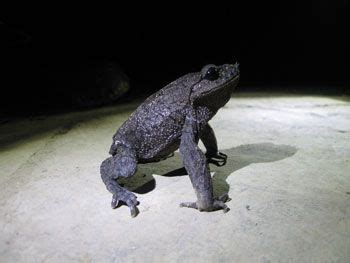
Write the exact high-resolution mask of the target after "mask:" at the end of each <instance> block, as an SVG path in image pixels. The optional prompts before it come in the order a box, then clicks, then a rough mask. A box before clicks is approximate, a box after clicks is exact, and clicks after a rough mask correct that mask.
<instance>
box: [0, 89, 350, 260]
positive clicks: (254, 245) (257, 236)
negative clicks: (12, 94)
mask: <svg viewBox="0 0 350 263" xmlns="http://www.w3.org/2000/svg"><path fill="white" fill-rule="evenodd" d="M135 107H136V104H128V105H122V106H119V107H118V106H116V107H108V108H103V109H98V110H94V111H86V112H77V113H70V114H63V115H55V116H50V117H43V118H36V119H31V120H30V119H25V120H18V121H13V122H9V123H7V124H2V125H1V126H0V134H1V137H0V147H1V148H0V167H1V170H0V262H350V102H349V97H320V96H319V97H317V96H286V95H277V96H273V95H264V94H250V95H249V94H236V96H235V97H233V98H232V99H231V101H230V102H229V103H228V104H227V105H226V106H225V108H223V109H221V110H220V111H219V113H218V114H217V115H216V116H215V117H214V119H213V120H212V121H211V124H212V126H213V128H214V130H215V132H216V134H217V139H218V144H219V147H220V149H221V150H222V151H223V152H225V153H226V154H227V155H228V156H229V160H228V164H227V165H226V166H224V167H212V173H213V178H214V187H215V193H216V194H220V193H223V192H225V191H229V195H230V197H231V198H232V200H231V201H230V202H228V206H229V207H230V208H231V210H230V211H229V212H228V213H226V214H223V213H222V212H221V211H217V212H212V213H205V212H203V213H200V212H198V211H196V210H192V209H188V208H180V207H179V203H180V202H182V201H194V199H195V195H194V192H193V189H192V187H191V184H190V180H189V178H188V176H186V175H185V176H179V175H178V174H176V173H169V172H171V171H173V170H175V169H178V168H181V167H182V164H181V159H180V157H179V154H178V153H176V154H175V156H174V157H173V158H172V159H168V160H166V161H164V162H161V163H157V164H148V165H142V166H139V170H138V173H137V174H136V175H135V177H134V178H133V179H131V180H130V181H129V182H128V183H127V186H128V187H129V188H130V189H134V190H135V191H136V192H137V193H138V194H137V195H138V199H139V201H140V202H141V204H140V206H139V207H140V214H139V215H138V216H137V217H136V218H134V219H132V218H131V217H130V214H129V210H128V208H127V207H125V206H123V207H120V208H118V209H116V210H112V209H111V208H110V200H111V195H110V193H109V192H107V190H106V189H105V186H104V185H103V183H102V181H101V179H100V175H99V165H100V163H101V161H102V160H103V159H104V158H106V157H107V152H108V149H109V146H110V143H111V137H112V135H113V133H114V132H115V130H116V129H117V128H118V127H119V126H120V125H121V124H122V122H123V121H124V120H125V119H126V118H127V116H128V115H129V114H130V113H131V112H132V110H133V109H135ZM174 174H175V176H174ZM162 175H166V176H162Z"/></svg>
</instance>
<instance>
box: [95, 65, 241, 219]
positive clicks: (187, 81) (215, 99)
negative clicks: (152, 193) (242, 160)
mask: <svg viewBox="0 0 350 263" xmlns="http://www.w3.org/2000/svg"><path fill="white" fill-rule="evenodd" d="M238 80H239V69H238V63H236V64H234V65H232V64H225V65H222V66H215V65H207V66H205V67H203V69H202V70H201V71H200V72H196V73H189V74H187V75H184V76H182V77H180V78H179V79H177V80H175V81H173V82H171V83H170V84H168V85H167V86H166V87H164V88H163V89H161V90H160V91H158V92H157V93H155V94H153V95H152V96H150V97H149V98H147V99H146V101H145V102H144V103H142V104H141V105H140V106H139V107H138V108H137V109H136V111H135V112H134V113H132V114H131V115H130V117H129V118H128V119H127V120H126V121H125V123H124V124H123V125H122V126H121V127H120V128H119V130H118V131H117V132H116V134H115V135H114V136H113V143H112V145H111V148H110V151H109V153H110V154H111V155H112V156H111V157H109V158H107V159H106V160H104V161H103V162H102V164H101V170H100V171H101V177H102V180H103V182H104V183H105V184H106V187H107V189H108V190H109V191H110V192H111V193H112V194H113V198H112V203H111V205H112V207H113V208H116V207H117V206H118V203H119V201H122V202H124V203H125V204H126V205H127V206H129V208H130V211H131V216H132V217H134V216H136V215H137V214H138V209H137V205H138V201H137V199H136V196H135V195H134V194H133V193H131V192H130V191H128V190H126V189H124V188H122V187H121V186H120V185H119V184H118V183H117V181H116V179H117V178H120V177H130V176H132V175H133V174H134V173H135V172H136V168H137V164H138V163H150V162H157V161H161V160H164V159H166V158H168V157H170V156H171V155H172V153H173V152H174V151H176V150H177V149H180V154H181V156H182V159H183V163H184V166H185V168H186V170H187V172H188V173H189V176H190V179H191V182H192V185H193V188H194V190H195V192H196V195H197V198H198V200H197V201H196V202H187V203H181V206H183V207H192V208H196V209H198V210H199V211H213V210H218V209H223V210H224V211H225V212H226V211H228V207H227V206H226V204H225V201H226V200H227V199H228V196H227V194H225V195H224V196H221V197H219V198H217V199H215V198H214V197H213V187H212V181H211V176H210V170H209V165H208V163H209V162H211V163H213V164H215V165H218V166H221V165H224V164H225V163H226V158H227V156H226V155H225V154H223V153H220V152H218V147H217V143H216V138H215V135H214V131H213V130H212V128H211V127H210V126H209V124H208V121H209V120H210V119H211V118H212V117H213V116H214V115H215V114H216V113H217V111H218V110H219V109H220V108H221V107H222V106H224V105H225V104H226V103H227V102H228V101H229V99H230V96H231V92H232V90H233V89H234V88H235V87H236V86H237V84H238ZM199 139H200V140H201V141H202V142H203V144H204V146H205V147H206V150H207V151H206V154H203V152H202V151H201V150H200V149H199V147H198V145H197V144H198V140H199Z"/></svg>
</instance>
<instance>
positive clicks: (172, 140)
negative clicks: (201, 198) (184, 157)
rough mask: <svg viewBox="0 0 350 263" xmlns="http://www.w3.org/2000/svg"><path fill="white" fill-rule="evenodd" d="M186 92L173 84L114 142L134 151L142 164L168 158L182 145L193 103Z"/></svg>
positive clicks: (145, 105) (139, 112) (135, 116)
mask: <svg viewBox="0 0 350 263" xmlns="http://www.w3.org/2000/svg"><path fill="white" fill-rule="evenodd" d="M186 91H187V90H186V89H185V87H183V86H181V87H179V85H178V83H176V82H173V83H170V84H169V85H168V86H166V87H164V88H163V89H161V90H160V91H159V92H157V93H155V94H154V95H152V96H150V97H149V98H148V99H147V100H146V101H145V102H144V103H142V104H141V105H140V106H139V107H138V108H137V109H136V110H135V112H134V113H133V114H131V116H130V117H129V118H128V119H127V121H126V122H125V123H124V124H123V125H122V126H121V127H120V128H119V130H118V131H117V133H116V134H115V135H114V137H113V139H114V140H113V141H116V142H118V143H120V144H124V145H126V146H128V147H131V148H134V149H135V152H136V154H137V159H138V161H139V162H140V163H142V162H152V161H157V160H160V159H162V158H166V157H167V156H168V155H170V154H171V153H173V152H174V151H175V150H177V149H178V147H179V144H180V137H181V132H182V127H183V124H184V120H185V116H186V109H187V105H188V103H189V102H188V93H187V92H186ZM186 93H187V94H186ZM112 147H113V145H112Z"/></svg>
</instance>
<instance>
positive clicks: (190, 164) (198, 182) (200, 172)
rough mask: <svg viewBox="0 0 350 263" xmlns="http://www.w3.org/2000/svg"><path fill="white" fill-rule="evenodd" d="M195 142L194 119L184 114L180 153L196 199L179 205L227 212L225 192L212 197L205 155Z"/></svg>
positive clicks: (200, 209) (201, 209)
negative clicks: (219, 195) (215, 197)
mask: <svg viewBox="0 0 350 263" xmlns="http://www.w3.org/2000/svg"><path fill="white" fill-rule="evenodd" d="M196 142H197V128H196V120H195V119H194V118H193V116H191V115H189V116H186V120H185V124H184V127H183V130H182V136H181V143H180V154H181V156H182V160H183V163H184V166H185V168H186V170H187V172H188V173H189V176H190V179H191V182H192V186H193V188H194V190H195V192H196V195H197V199H198V200H197V201H196V202H187V203H181V204H180V206H182V207H191V208H195V209H198V210H199V211H214V210H219V209H223V210H224V212H227V211H228V210H229V208H228V207H227V205H226V204H225V202H226V201H227V199H228V195H227V194H225V195H223V196H222V197H220V198H218V199H214V197H213V184H212V180H211V175H210V170H209V165H208V162H207V159H206V157H205V155H204V154H203V152H202V151H201V150H200V149H199V147H198V145H197V143H196Z"/></svg>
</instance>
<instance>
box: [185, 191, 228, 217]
mask: <svg viewBox="0 0 350 263" xmlns="http://www.w3.org/2000/svg"><path fill="white" fill-rule="evenodd" d="M230 200H231V198H229V196H228V194H227V193H225V194H223V195H221V196H220V197H218V198H214V201H213V203H212V205H211V206H205V207H204V206H202V205H201V204H200V203H199V202H198V201H197V202H184V203H181V204H180V207H189V208H194V209H197V210H199V211H201V212H202V211H207V212H210V211H216V210H221V209H222V210H223V211H224V213H227V212H228V211H230V208H229V207H228V206H227V205H226V204H225V202H228V201H230Z"/></svg>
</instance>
